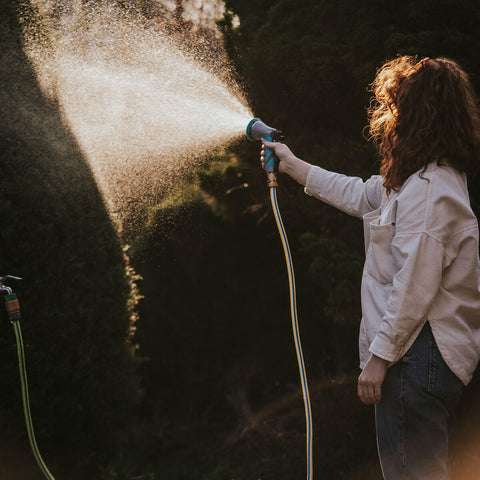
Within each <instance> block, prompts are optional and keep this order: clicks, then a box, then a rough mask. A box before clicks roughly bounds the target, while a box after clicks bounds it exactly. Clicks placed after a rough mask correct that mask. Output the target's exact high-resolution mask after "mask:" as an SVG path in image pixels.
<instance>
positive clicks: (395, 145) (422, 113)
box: [368, 56, 480, 193]
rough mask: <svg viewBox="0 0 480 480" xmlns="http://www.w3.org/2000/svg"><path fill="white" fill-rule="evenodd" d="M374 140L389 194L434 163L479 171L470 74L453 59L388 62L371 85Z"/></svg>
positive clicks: (479, 132) (478, 120) (479, 127)
mask: <svg viewBox="0 0 480 480" xmlns="http://www.w3.org/2000/svg"><path fill="white" fill-rule="evenodd" d="M372 91H373V92H374V95H375V97H374V99H373V101H372V103H371V105H370V108H369V112H368V114H369V126H370V136H371V138H372V139H373V141H374V142H375V143H376V145H377V147H378V150H379V153H380V156H381V167H380V174H381V175H382V176H383V178H384V186H385V188H386V190H387V193H390V192H391V191H392V190H398V189H399V188H400V187H401V186H402V185H403V183H404V182H405V180H406V179H407V178H408V177H409V176H410V175H412V174H413V173H415V172H416V171H419V170H421V169H425V168H426V167H427V165H428V164H429V163H430V162H432V161H437V162H440V161H441V160H442V159H443V160H445V159H446V160H447V161H448V162H449V164H450V165H452V166H453V167H455V168H456V169H458V170H459V171H462V172H466V173H468V174H473V173H476V170H477V168H478V163H479V159H480V114H479V109H478V102H477V98H476V96H475V93H474V90H473V87H472V84H471V82H470V80H469V78H468V76H467V74H466V73H465V72H464V71H463V70H462V69H461V68H460V67H459V66H458V65H457V63H455V62H454V61H453V60H450V59H447V58H436V59H424V60H421V61H420V62H418V61H417V59H416V58H415V57H411V56H403V57H398V58H396V59H394V60H391V61H388V62H387V63H385V64H384V65H383V66H382V67H381V68H380V69H379V70H378V71H377V75H376V77H375V80H374V81H373V83H372Z"/></svg>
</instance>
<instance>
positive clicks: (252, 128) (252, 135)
mask: <svg viewBox="0 0 480 480" xmlns="http://www.w3.org/2000/svg"><path fill="white" fill-rule="evenodd" d="M246 135H247V138H248V139H249V140H252V141H253V140H260V139H262V138H263V139H265V140H267V141H269V142H280V141H282V140H283V139H284V136H283V134H282V132H281V131H280V130H276V129H275V128H272V127H269V126H268V125H266V124H265V123H263V122H262V121H261V120H260V119H259V118H254V119H252V120H251V121H250V122H249V124H248V125H247V130H246ZM278 164H279V159H278V157H277V156H276V154H275V152H274V151H273V150H272V149H271V148H265V166H264V168H265V171H266V173H267V185H268V187H269V189H270V200H271V202H272V210H273V214H274V216H275V222H276V224H277V228H278V233H279V234H280V239H281V241H282V245H283V251H284V254H285V261H286V263H287V272H288V285H289V292H290V313H291V318H292V329H293V338H294V343H295V350H296V352H297V361H298V368H299V371H300V379H301V384H302V393H303V402H304V405H305V424H306V440H307V480H312V478H313V461H312V457H313V432H312V410H311V406H310V394H309V392H308V381H307V373H306V369H305V362H304V359H303V353H302V343H301V341H300V332H299V328H298V316H297V302H296V287H295V275H294V270H293V262H292V256H291V254H290V247H289V245H288V238H287V234H286V232H285V227H284V225H283V221H282V217H281V215H280V210H279V208H278V202H277V193H276V190H277V186H278V182H277V173H278Z"/></svg>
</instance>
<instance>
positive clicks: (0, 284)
mask: <svg viewBox="0 0 480 480" xmlns="http://www.w3.org/2000/svg"><path fill="white" fill-rule="evenodd" d="M11 279H15V280H20V279H19V278H18V277H12V276H6V277H0V292H1V293H3V294H4V298H5V307H6V309H7V313H8V317H9V320H10V322H11V324H12V326H13V330H14V332H15V339H16V343H17V357H18V370H19V374H20V384H21V387H22V402H23V413H24V416H25V424H26V427H27V433H28V440H29V441H30V446H31V448H32V452H33V456H34V457H35V460H36V461H37V464H38V466H39V467H40V470H41V471H42V473H43V475H44V476H45V478H46V479H47V480H55V478H54V477H53V475H52V474H51V473H50V470H49V469H48V467H47V466H46V464H45V462H44V461H43V458H42V455H41V454H40V450H39V449H38V445H37V441H36V439H35V432H34V430H33V422H32V414H31V412H30V398H29V394H28V382H27V368H26V365H25V353H24V347H23V338H22V329H21V328H20V318H21V314H20V304H19V302H18V298H17V295H16V294H15V293H13V292H12V289H11V288H10V287H7V286H5V285H4V281H5V280H11Z"/></svg>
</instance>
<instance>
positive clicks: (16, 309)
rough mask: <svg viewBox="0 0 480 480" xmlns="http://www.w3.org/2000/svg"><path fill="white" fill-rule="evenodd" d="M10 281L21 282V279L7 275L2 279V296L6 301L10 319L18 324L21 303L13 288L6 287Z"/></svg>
mask: <svg viewBox="0 0 480 480" xmlns="http://www.w3.org/2000/svg"><path fill="white" fill-rule="evenodd" d="M8 280H13V281H16V282H18V281H20V280H21V278H20V277H14V276H13V275H5V276H3V277H0V294H2V295H3V298H4V299H5V308H6V310H7V314H8V319H9V320H10V321H11V322H12V323H13V322H18V321H19V320H20V317H21V313H20V303H19V301H18V298H17V295H16V293H14V292H13V290H12V288H11V287H8V286H7V285H5V282H7V281H8Z"/></svg>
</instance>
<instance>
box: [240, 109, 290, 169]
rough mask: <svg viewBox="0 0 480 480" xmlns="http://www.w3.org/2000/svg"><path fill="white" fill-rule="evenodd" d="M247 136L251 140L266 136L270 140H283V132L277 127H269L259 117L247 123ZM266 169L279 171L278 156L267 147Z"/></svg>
mask: <svg viewBox="0 0 480 480" xmlns="http://www.w3.org/2000/svg"><path fill="white" fill-rule="evenodd" d="M246 134H247V138H248V139H249V140H252V141H253V140H260V139H261V138H264V139H265V140H267V141H269V142H279V141H280V140H283V138H284V137H283V135H282V132H280V131H279V130H276V129H275V128H272V127H269V126H268V125H266V124H265V123H263V122H262V121H261V120H260V119H259V118H253V119H252V120H250V122H249V123H248V125H247V131H246ZM265 171H266V172H267V173H269V172H277V171H278V157H277V156H276V155H275V152H274V151H273V150H272V149H271V148H266V149H265Z"/></svg>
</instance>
